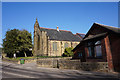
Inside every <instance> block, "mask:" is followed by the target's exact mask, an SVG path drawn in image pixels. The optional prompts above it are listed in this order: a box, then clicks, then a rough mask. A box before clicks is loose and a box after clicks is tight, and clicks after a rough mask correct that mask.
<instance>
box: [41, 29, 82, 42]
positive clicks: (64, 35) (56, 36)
mask: <svg viewBox="0 0 120 80" xmlns="http://www.w3.org/2000/svg"><path fill="white" fill-rule="evenodd" d="M40 31H46V32H47V36H49V39H50V40H60V41H81V39H80V37H78V36H76V35H74V34H73V33H72V32H71V31H66V30H59V31H57V30H56V29H49V28H43V27H40Z"/></svg>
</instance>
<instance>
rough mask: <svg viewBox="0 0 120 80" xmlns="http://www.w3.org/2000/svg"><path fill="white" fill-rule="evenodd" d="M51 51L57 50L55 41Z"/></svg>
mask: <svg viewBox="0 0 120 80" xmlns="http://www.w3.org/2000/svg"><path fill="white" fill-rule="evenodd" d="M53 51H57V42H53Z"/></svg>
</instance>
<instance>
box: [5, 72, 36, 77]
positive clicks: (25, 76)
mask: <svg viewBox="0 0 120 80" xmlns="http://www.w3.org/2000/svg"><path fill="white" fill-rule="evenodd" d="M3 73H5V74H9V75H14V76H20V77H25V78H36V77H31V76H27V75H22V74H16V73H10V72H3Z"/></svg>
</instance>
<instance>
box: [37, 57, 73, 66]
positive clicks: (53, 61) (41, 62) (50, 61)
mask: <svg viewBox="0 0 120 80" xmlns="http://www.w3.org/2000/svg"><path fill="white" fill-rule="evenodd" d="M60 59H66V60H70V59H71V57H67V58H39V59H37V64H38V66H39V67H50V68H58V67H59V66H58V61H59V60H60Z"/></svg>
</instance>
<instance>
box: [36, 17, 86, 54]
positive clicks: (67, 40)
mask: <svg viewBox="0 0 120 80" xmlns="http://www.w3.org/2000/svg"><path fill="white" fill-rule="evenodd" d="M80 35H82V36H80ZM83 36H84V34H80V33H77V34H73V33H72V32H71V31H66V30H59V27H57V29H50V28H43V27H40V26H39V23H38V21H37V19H36V22H35V24H34V55H35V56H62V54H63V53H64V50H65V48H66V47H73V48H74V47H75V46H76V45H78V44H79V43H80V41H81V40H82V38H83Z"/></svg>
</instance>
